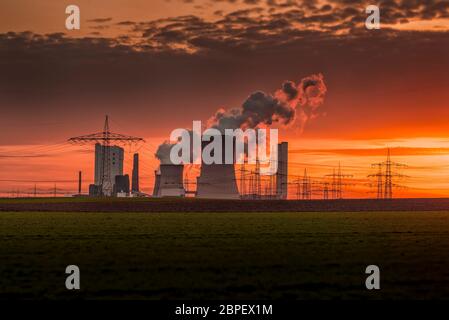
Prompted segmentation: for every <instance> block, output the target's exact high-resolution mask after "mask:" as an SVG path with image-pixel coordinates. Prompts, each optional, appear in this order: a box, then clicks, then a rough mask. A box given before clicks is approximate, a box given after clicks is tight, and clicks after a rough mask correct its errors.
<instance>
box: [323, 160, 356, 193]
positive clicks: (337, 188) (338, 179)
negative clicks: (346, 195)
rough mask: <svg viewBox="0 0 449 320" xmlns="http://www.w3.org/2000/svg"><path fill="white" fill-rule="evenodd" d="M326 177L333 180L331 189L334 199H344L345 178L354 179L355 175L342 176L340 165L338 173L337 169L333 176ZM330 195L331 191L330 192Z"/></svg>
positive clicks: (339, 165)
mask: <svg viewBox="0 0 449 320" xmlns="http://www.w3.org/2000/svg"><path fill="white" fill-rule="evenodd" d="M326 177H331V178H332V183H331V185H332V188H331V190H330V191H331V194H332V199H343V186H344V185H346V184H345V183H343V179H344V178H352V177H353V175H351V174H342V172H341V164H340V163H338V171H337V172H336V171H335V169H334V171H333V173H332V174H328V175H326ZM328 193H329V190H328Z"/></svg>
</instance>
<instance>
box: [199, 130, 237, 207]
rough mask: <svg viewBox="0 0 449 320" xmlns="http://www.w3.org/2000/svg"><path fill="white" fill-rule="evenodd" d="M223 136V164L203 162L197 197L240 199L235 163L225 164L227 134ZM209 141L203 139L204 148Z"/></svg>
mask: <svg viewBox="0 0 449 320" xmlns="http://www.w3.org/2000/svg"><path fill="white" fill-rule="evenodd" d="M222 137H223V138H222V139H223V141H222V148H223V149H222V164H215V163H214V164H205V163H204V162H203V163H202V164H201V174H200V176H199V177H198V178H197V189H196V190H197V191H196V197H197V198H206V199H240V195H239V192H238V189H237V183H236V179H235V170H234V164H225V145H226V143H225V135H223V136H222ZM209 143H210V142H209V141H203V143H202V149H204V148H205V147H206V146H207V145H208V144H209Z"/></svg>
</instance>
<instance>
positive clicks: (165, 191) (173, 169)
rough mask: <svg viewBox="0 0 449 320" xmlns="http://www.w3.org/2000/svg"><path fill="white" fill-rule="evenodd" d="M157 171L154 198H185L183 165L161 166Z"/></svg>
mask: <svg viewBox="0 0 449 320" xmlns="http://www.w3.org/2000/svg"><path fill="white" fill-rule="evenodd" d="M159 171H160V172H159V173H158V172H157V171H155V175H156V176H155V182H154V189H153V196H154V197H184V196H185V193H186V192H185V189H184V181H183V171H184V166H183V165H175V164H161V165H160V167H159Z"/></svg>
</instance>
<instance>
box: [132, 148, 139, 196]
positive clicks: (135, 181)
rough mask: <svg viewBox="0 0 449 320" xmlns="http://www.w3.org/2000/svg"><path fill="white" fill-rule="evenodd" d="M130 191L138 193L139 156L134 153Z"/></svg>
mask: <svg viewBox="0 0 449 320" xmlns="http://www.w3.org/2000/svg"><path fill="white" fill-rule="evenodd" d="M131 191H132V192H139V154H138V153H135V154H134V157H133V173H132V183H131Z"/></svg>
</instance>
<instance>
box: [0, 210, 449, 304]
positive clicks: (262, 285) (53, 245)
mask: <svg viewBox="0 0 449 320" xmlns="http://www.w3.org/2000/svg"><path fill="white" fill-rule="evenodd" d="M0 222H1V223H0V241H1V244H0V261H1V262H0V298H51V299H61V298H62V299H67V298H98V299H103V298H114V299H191V298H200V299H221V298H227V299H240V298H250V299H333V298H337V299H340V298H341V299H352V298H369V299H379V298H388V299H399V298H418V299H428V298H448V297H449V255H448V253H449V212H444V211H440V212H375V213H374V212H359V213H341V212H340V213H304V212H303V213H55V212H52V213H48V212H32V213H31V212H30V213H27V212H17V213H12V212H0ZM69 264H76V265H78V266H79V267H80V269H81V290H80V291H77V292H74V291H68V290H66V289H65V285H64V283H65V277H66V275H65V273H64V271H65V267H66V266H67V265H69ZM369 264H376V265H378V266H379V267H380V269H381V290H379V291H368V290H366V289H365V286H364V282H365V277H366V275H365V274H364V271H365V267H366V266H367V265H369Z"/></svg>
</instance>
